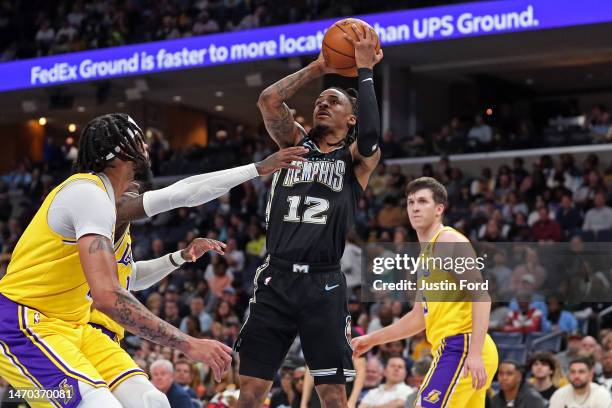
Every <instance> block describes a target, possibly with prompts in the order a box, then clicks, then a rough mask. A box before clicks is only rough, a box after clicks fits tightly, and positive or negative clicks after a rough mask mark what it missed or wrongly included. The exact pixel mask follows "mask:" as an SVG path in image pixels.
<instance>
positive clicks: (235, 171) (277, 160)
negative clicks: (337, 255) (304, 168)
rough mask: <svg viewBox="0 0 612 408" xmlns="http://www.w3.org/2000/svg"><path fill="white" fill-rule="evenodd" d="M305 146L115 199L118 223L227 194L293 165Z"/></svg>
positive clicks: (193, 204)
mask: <svg viewBox="0 0 612 408" xmlns="http://www.w3.org/2000/svg"><path fill="white" fill-rule="evenodd" d="M307 151H308V149H306V148H304V147H298V146H296V147H290V148H286V149H281V150H279V151H278V152H275V153H273V154H271V155H270V156H268V157H266V158H265V159H263V160H262V161H260V162H257V163H252V164H248V165H245V166H240V167H234V168H232V169H228V170H220V171H215V172H212V173H204V174H198V175H196V176H191V177H187V178H185V179H182V180H179V181H177V182H176V183H174V184H171V185H169V186H168V187H165V188H162V189H159V190H153V191H147V192H146V193H144V194H141V195H137V196H134V197H130V198H126V199H121V200H118V201H117V224H118V225H120V224H124V223H127V222H130V221H134V220H138V219H141V218H146V217H152V216H154V215H156V214H160V213H162V212H166V211H170V210H173V209H175V208H180V207H195V206H198V205H202V204H204V203H207V202H209V201H212V200H214V199H216V198H218V197H220V196H222V195H224V194H226V193H227V192H228V191H229V190H231V189H232V188H233V187H236V186H237V185H239V184H242V183H244V182H245V181H248V180H251V179H253V178H255V177H258V176H265V175H267V174H271V173H273V172H275V171H276V170H278V169H283V168H296V166H295V165H293V164H292V162H294V161H303V160H304V159H303V158H302V157H301V155H303V154H305V153H306V152H307Z"/></svg>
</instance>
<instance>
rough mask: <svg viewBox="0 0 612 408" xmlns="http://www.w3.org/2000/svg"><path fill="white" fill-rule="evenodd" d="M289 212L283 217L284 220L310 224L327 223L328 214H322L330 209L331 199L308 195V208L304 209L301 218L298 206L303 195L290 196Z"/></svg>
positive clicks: (306, 199)
mask: <svg viewBox="0 0 612 408" xmlns="http://www.w3.org/2000/svg"><path fill="white" fill-rule="evenodd" d="M287 201H289V214H287V215H285V216H284V217H283V220H284V221H289V222H307V223H310V224H325V222H326V221H327V215H325V214H321V213H323V212H325V211H327V210H328V209H329V201H327V200H326V199H324V198H317V197H310V196H306V197H305V198H304V204H305V205H306V206H307V208H306V209H305V210H304V215H302V217H301V218H300V216H299V214H298V208H299V206H300V203H301V202H302V197H301V196H289V197H287Z"/></svg>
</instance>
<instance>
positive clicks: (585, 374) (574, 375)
mask: <svg viewBox="0 0 612 408" xmlns="http://www.w3.org/2000/svg"><path fill="white" fill-rule="evenodd" d="M568 378H569V380H570V383H572V387H574V388H578V389H579V388H584V387H586V386H587V385H588V384H589V383H590V382H591V381H592V380H593V371H592V370H589V367H587V365H586V364H582V363H574V364H572V365H571V366H570V368H569V373H568Z"/></svg>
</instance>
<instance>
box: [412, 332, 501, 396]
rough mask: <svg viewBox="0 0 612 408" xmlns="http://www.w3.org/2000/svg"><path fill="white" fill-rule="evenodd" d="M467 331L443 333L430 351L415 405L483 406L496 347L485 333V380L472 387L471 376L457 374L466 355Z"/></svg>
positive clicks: (459, 372)
mask: <svg viewBox="0 0 612 408" xmlns="http://www.w3.org/2000/svg"><path fill="white" fill-rule="evenodd" d="M470 337H471V334H458V335H456V336H450V337H446V338H445V339H444V340H443V341H442V344H441V345H440V347H438V349H437V350H436V351H435V352H434V359H433V361H432V363H431V367H430V368H429V371H428V372H427V375H426V376H425V379H424V380H423V384H422V385H421V388H420V390H419V395H418V397H417V406H418V405H419V404H420V406H421V407H423V408H484V406H485V397H486V392H487V389H488V388H489V387H490V386H491V381H493V376H495V372H496V371H497V364H498V356H497V347H496V346H495V343H494V342H493V339H491V337H490V336H489V335H488V334H487V337H486V338H485V343H484V347H483V350H482V358H483V362H484V365H485V369H486V371H487V384H486V385H485V387H483V388H481V389H479V390H475V389H474V388H472V376H471V375H469V376H468V377H467V378H466V377H464V376H463V375H461V373H462V371H463V364H464V362H465V358H466V357H467V352H468V348H469V344H470Z"/></svg>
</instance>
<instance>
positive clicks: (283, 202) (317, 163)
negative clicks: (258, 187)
mask: <svg viewBox="0 0 612 408" xmlns="http://www.w3.org/2000/svg"><path fill="white" fill-rule="evenodd" d="M298 146H304V147H306V148H308V149H309V152H308V153H307V154H306V155H304V158H305V159H307V161H306V162H297V165H298V166H300V169H281V170H279V171H277V172H276V173H275V174H274V179H273V180H272V187H271V190H270V197H269V198H268V206H267V208H266V224H267V228H268V232H267V237H266V247H267V250H268V252H269V253H270V255H272V256H274V257H277V258H281V259H284V260H287V261H291V262H303V263H338V262H339V261H340V258H341V257H342V253H343V252H344V244H345V240H346V234H347V233H348V230H349V229H350V228H351V226H352V225H353V223H354V219H355V210H356V208H357V201H358V199H359V196H360V194H361V192H362V189H361V186H360V184H359V182H358V181H357V178H356V177H355V173H354V171H353V159H352V156H351V152H350V151H349V147H348V146H343V147H339V148H338V149H336V150H334V151H332V152H329V153H323V152H321V151H320V150H319V149H318V147H317V145H316V144H315V143H314V142H313V141H312V140H311V139H309V138H308V137H305V138H303V139H302V140H301V141H300V143H298Z"/></svg>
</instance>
